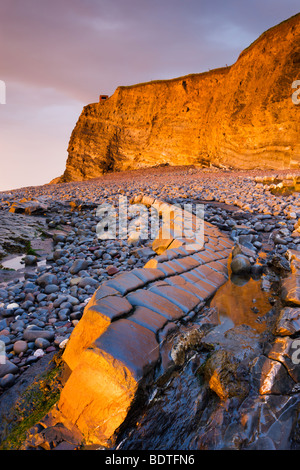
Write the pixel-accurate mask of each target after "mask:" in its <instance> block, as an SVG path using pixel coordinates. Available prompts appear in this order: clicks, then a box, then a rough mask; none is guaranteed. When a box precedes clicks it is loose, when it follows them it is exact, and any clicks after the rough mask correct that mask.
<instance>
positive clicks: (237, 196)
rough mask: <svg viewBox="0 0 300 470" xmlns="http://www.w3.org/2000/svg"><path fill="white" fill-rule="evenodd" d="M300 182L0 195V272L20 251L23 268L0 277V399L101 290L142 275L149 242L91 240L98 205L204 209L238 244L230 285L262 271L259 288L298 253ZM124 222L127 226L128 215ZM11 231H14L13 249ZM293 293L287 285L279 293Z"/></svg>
mask: <svg viewBox="0 0 300 470" xmlns="http://www.w3.org/2000/svg"><path fill="white" fill-rule="evenodd" d="M299 180H300V171H298V172H297V171H293V172H292V173H291V172H290V171H289V172H278V171H277V172H271V171H270V172H229V171H220V170H215V169H211V170H202V169H198V168H195V167H189V168H185V167H179V168H157V169H152V170H147V171H144V170H142V171H137V172H125V173H120V174H112V175H107V176H106V177H104V178H99V179H96V180H91V181H88V182H80V183H69V184H62V185H56V186H54V185H46V186H41V187H36V188H23V189H20V190H15V191H10V192H6V193H0V208H1V211H0V215H1V221H0V244H1V246H2V257H3V258H2V261H1V263H2V265H3V266H5V265H6V266H7V264H6V263H8V265H9V262H10V261H12V260H10V259H9V258H11V257H12V256H13V255H12V253H14V252H15V253H17V254H20V253H22V248H23V254H24V263H25V264H24V266H23V267H21V269H20V270H17V271H9V270H8V269H7V268H6V269H2V270H1V271H0V275H1V279H0V280H1V281H2V283H0V302H1V305H0V307H1V311H0V315H1V316H0V340H1V341H3V343H4V345H5V352H6V355H7V360H6V363H5V364H3V365H0V375H1V377H0V387H1V388H0V391H1V394H2V396H5V395H6V396H7V394H8V393H9V391H10V389H11V388H13V387H14V386H15V385H16V384H17V383H18V381H19V380H20V377H21V376H22V374H24V372H26V371H27V370H28V369H29V368H30V367H33V365H34V364H35V363H37V362H38V361H40V360H41V358H42V357H45V356H47V355H49V357H50V355H51V354H52V355H53V353H56V352H59V351H61V350H63V349H64V348H65V346H66V344H67V343H68V340H69V337H70V335H71V333H72V331H73V329H74V327H75V326H76V325H77V323H78V321H79V320H80V319H81V317H82V314H83V310H84V308H85V306H86V304H87V303H88V301H89V300H90V298H91V296H92V295H93V294H94V292H95V290H96V289H97V287H98V286H99V284H100V283H102V282H103V281H105V280H107V279H111V278H112V279H113V278H114V276H116V275H118V274H119V273H121V272H124V271H131V270H132V269H133V268H139V267H142V266H144V265H145V263H146V262H147V260H148V259H151V258H152V257H153V255H155V252H154V251H153V250H152V248H151V246H152V241H151V240H150V241H149V240H145V243H141V242H136V241H135V240H134V239H132V240H130V238H129V239H122V240H120V239H116V240H99V239H98V238H97V234H96V226H97V223H98V222H99V217H97V215H96V209H97V207H98V206H99V205H100V204H103V203H110V204H114V205H116V206H117V204H118V201H119V197H120V195H122V196H125V197H127V198H128V199H130V198H132V197H133V196H134V195H135V194H137V193H139V192H142V193H143V194H147V195H149V196H154V197H158V196H159V198H160V199H164V200H166V201H168V202H171V203H173V204H174V203H176V204H183V203H189V202H193V203H197V202H198V203H200V202H201V203H204V204H205V220H207V221H208V222H210V223H212V224H215V225H216V226H217V227H218V228H219V229H220V230H221V231H224V233H226V234H227V235H229V236H230V237H231V239H232V240H233V242H235V244H236V247H235V250H236V252H235V253H234V255H235V256H234V258H233V261H234V260H235V261H236V262H237V261H238V262H237V263H236V266H234V264H233V265H232V268H233V271H236V275H237V276H240V275H241V271H242V272H243V276H244V277H246V278H247V276H248V277H250V276H254V277H255V275H256V276H261V274H262V272H263V270H266V269H267V272H268V273H269V277H264V282H265V284H266V285H267V284H268V282H269V284H270V285H271V284H272V282H279V281H280V280H281V277H285V276H286V275H287V274H288V273H290V272H291V261H292V259H291V255H290V254H291V253H296V252H297V251H298V247H300V245H299V242H300V237H299V235H300V232H299V225H298V221H299V218H300V201H299V197H298V192H297V191H298V190H299ZM233 188H234V190H233ZM10 221H12V222H10ZM26 221H27V223H26ZM128 221H131V222H132V221H134V217H133V216H130V215H128ZM10 223H12V224H14V226H15V227H16V229H15V231H14V230H12V231H11V233H12V234H14V233H16V236H15V239H14V240H11V244H9V243H7V239H8V238H9V234H8V233H7V228H9V227H10ZM28 226H31V227H32V228H31V231H30V232H28V231H27V232H26V230H27V227H28ZM4 229H6V231H5V230H4ZM18 230H19V231H22V232H23V233H22V234H18V233H17V231H18ZM24 232H26V233H24ZM12 238H13V237H12ZM35 247H36V248H35ZM293 256H294V257H296V258H297V256H296V255H295V254H294V255H293ZM257 258H259V260H260V262H259V263H257ZM294 264H295V261H294ZM270 269H271V270H270ZM276 273H277V274H276ZM276 276H277V277H276ZM291 282H292V281H290V283H291ZM270 285H269V288H270ZM267 287H268V286H267ZM292 289H293V287H292V286H291V284H290V285H287V287H286V293H287V294H288V295H290V292H291V290H292ZM293 302H295V299H294V301H293ZM297 331H298V330H296V333H295V331H294V332H293V333H291V334H292V335H295V334H297ZM293 393H294V392H293ZM1 399H2V398H1V396H0V402H1Z"/></svg>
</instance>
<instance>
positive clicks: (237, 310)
mask: <svg viewBox="0 0 300 470" xmlns="http://www.w3.org/2000/svg"><path fill="white" fill-rule="evenodd" d="M269 298H270V292H264V291H262V290H261V281H260V280H254V279H252V278H250V279H249V280H245V281H244V282H243V281H242V279H240V278H239V279H234V280H233V279H230V280H228V281H227V282H226V283H225V284H223V286H221V287H220V288H219V289H218V291H217V292H216V294H215V296H214V297H213V299H212V300H211V302H210V307H213V308H216V309H217V311H218V314H219V320H220V324H221V327H222V329H223V330H224V331H227V330H228V329H230V328H233V327H234V326H237V325H243V324H244V325H248V326H251V327H252V328H254V329H255V330H257V331H258V332H259V333H261V332H263V331H264V330H265V328H266V323H265V321H261V320H260V318H261V317H263V316H264V315H265V314H266V313H268V312H269V310H270V309H271V305H270V302H269V300H268V299H269Z"/></svg>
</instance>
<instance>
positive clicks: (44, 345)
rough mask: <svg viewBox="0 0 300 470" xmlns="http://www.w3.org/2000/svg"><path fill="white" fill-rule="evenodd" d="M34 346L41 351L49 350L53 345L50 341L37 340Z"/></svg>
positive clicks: (44, 339)
mask: <svg viewBox="0 0 300 470" xmlns="http://www.w3.org/2000/svg"><path fill="white" fill-rule="evenodd" d="M34 344H35V346H36V347H37V348H39V349H47V348H49V346H50V345H51V343H50V341H48V340H47V339H46V338H36V340H35V341H34Z"/></svg>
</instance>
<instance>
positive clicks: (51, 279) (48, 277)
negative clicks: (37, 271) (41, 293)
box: [36, 273, 58, 287]
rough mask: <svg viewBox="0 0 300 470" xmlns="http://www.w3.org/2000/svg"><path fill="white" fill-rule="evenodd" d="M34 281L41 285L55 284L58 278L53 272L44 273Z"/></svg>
mask: <svg viewBox="0 0 300 470" xmlns="http://www.w3.org/2000/svg"><path fill="white" fill-rule="evenodd" d="M36 283H37V284H38V285H39V286H41V287H46V286H47V285H53V284H55V285H57V284H58V280H57V276H56V275H55V274H51V273H44V274H41V275H40V276H39V277H38V278H37V280H36Z"/></svg>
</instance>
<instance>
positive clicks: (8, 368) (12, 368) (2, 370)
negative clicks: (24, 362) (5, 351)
mask: <svg viewBox="0 0 300 470" xmlns="http://www.w3.org/2000/svg"><path fill="white" fill-rule="evenodd" d="M18 372H19V368H18V367H17V366H16V365H15V364H13V362H11V361H9V360H8V359H6V361H5V364H0V377H4V375H6V374H17V373H18Z"/></svg>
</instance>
